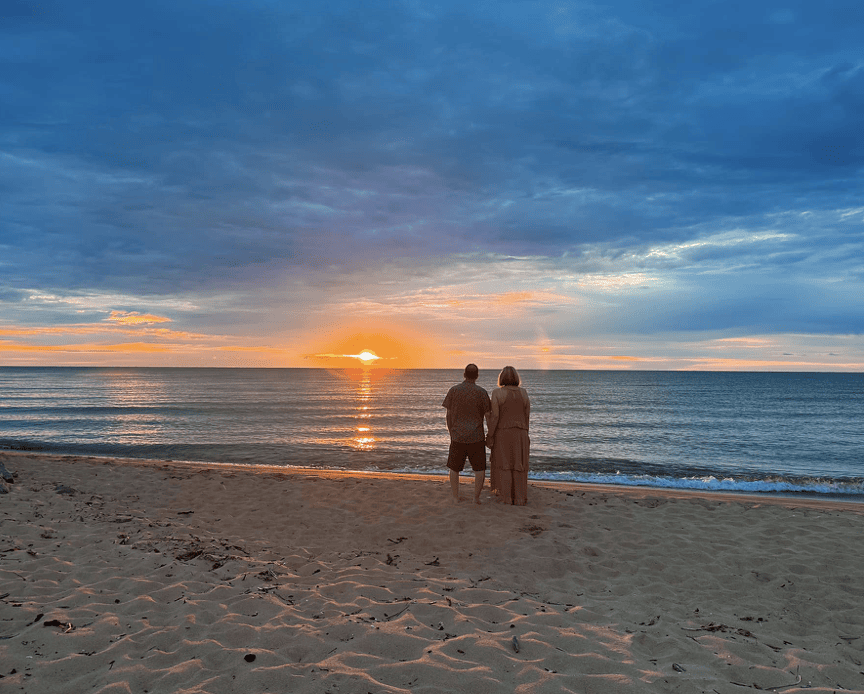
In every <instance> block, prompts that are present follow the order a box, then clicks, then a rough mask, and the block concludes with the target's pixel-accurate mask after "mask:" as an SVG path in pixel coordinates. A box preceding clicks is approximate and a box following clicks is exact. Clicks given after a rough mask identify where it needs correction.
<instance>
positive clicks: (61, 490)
mask: <svg viewBox="0 0 864 694" xmlns="http://www.w3.org/2000/svg"><path fill="white" fill-rule="evenodd" d="M54 491H55V492H57V493H58V494H68V495H69V496H74V495H75V494H77V492H76V491H75V490H74V489H72V487H67V486H66V485H65V484H58V485H57V486H56V487H54Z"/></svg>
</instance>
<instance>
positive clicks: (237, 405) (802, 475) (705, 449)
mask: <svg viewBox="0 0 864 694" xmlns="http://www.w3.org/2000/svg"><path fill="white" fill-rule="evenodd" d="M496 376H497V371H491V370H481V375H480V379H479V380H478V384H479V385H481V386H483V387H485V388H486V389H487V390H490V391H491V389H492V388H493V387H494V385H495V382H494V381H495V378H496ZM521 376H522V381H523V386H524V387H525V388H526V389H527V391H528V394H529V396H530V398H531V430H530V436H531V473H530V476H531V477H532V478H534V479H545V480H560V481H579V482H589V483H590V482H594V483H611V484H618V485H640V486H658V487H667V488H693V489H703V490H728V491H751V492H774V493H806V494H819V495H831V496H839V497H843V498H854V499H858V500H862V501H864V424H862V422H864V374H857V373H853V374H850V373H829V374H826V373H728V372H713V373H705V372H647V371H532V370H525V371H522V372H521ZM460 381H461V372H459V371H455V370H436V369H428V370H427V369H422V370H406V371H386V370H381V369H356V370H334V371H330V370H326V369H204V368H200V369H182V368H164V369H163V368H39V367H0V450H2V449H7V450H23V451H39V452H46V453H59V454H77V455H96V456H113V457H135V458H154V459H170V460H176V461H206V462H215V463H230V464H246V465H281V466H288V465H290V466H314V467H323V468H333V469H349V470H387V471H392V472H414V473H430V474H442V473H444V472H445V469H444V464H445V461H446V457H447V446H448V443H449V438H448V435H447V429H446V425H445V419H444V409H443V408H442V406H441V402H442V401H443V399H444V396H445V394H446V393H447V390H448V388H449V387H450V386H451V385H454V384H455V383H458V382H460Z"/></svg>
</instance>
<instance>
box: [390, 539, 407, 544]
mask: <svg viewBox="0 0 864 694" xmlns="http://www.w3.org/2000/svg"><path fill="white" fill-rule="evenodd" d="M407 539H408V538H407V537H397V538H396V539H395V540H391V539H390V538H389V537H388V538H387V542H392V543H393V544H394V545H398V544H399V543H400V542H404V541H405V540H407Z"/></svg>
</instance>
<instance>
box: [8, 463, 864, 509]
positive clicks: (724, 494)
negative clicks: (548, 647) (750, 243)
mask: <svg viewBox="0 0 864 694" xmlns="http://www.w3.org/2000/svg"><path fill="white" fill-rule="evenodd" d="M4 455H6V456H8V457H10V458H13V459H14V458H15V457H16V456H23V457H37V458H43V459H74V460H76V461H86V462H93V463H115V464H117V465H142V466H159V467H162V466H165V465H175V466H177V467H178V468H181V469H212V470H232V471H234V472H244V473H250V474H277V475H278V474H282V475H286V476H291V475H312V476H321V477H323V478H338V477H345V478H351V477H362V478H368V479H394V480H399V479H404V480H414V481H429V482H442V481H446V480H447V478H448V475H447V472H446V470H445V469H444V466H443V465H442V471H441V472H428V473H420V472H389V471H386V470H344V469H335V468H326V467H316V466H297V465H259V464H255V463H221V462H213V461H194V460H191V461H187V460H161V459H154V458H123V457H116V456H93V455H78V454H72V453H38V452H31V451H6V450H0V461H2V457H3V456H4ZM469 472H470V470H468V471H464V472H463V473H462V478H464V479H466V480H467V479H468V478H469V477H470V474H469ZM486 474H487V487H488V474H489V473H488V468H487V473H486ZM528 484H529V487H531V486H534V487H537V488H544V487H545V488H551V489H569V490H574V489H575V490H577V491H579V492H590V491H596V492H602V493H607V494H618V493H620V494H624V495H632V496H636V497H639V498H642V497H645V496H650V495H652V494H656V495H659V496H668V497H670V498H681V499H687V498H700V497H705V498H708V499H718V500H727V501H742V502H743V501H746V500H752V501H757V502H759V503H769V504H770V503H776V504H779V505H781V506H789V507H793V508H795V507H800V508H814V509H818V508H823V507H824V508H830V509H835V510H848V511H852V512H856V513H864V497H862V498H861V500H856V499H848V498H837V497H835V496H832V495H828V494H825V495H820V494H817V493H815V492H758V491H757V492H749V491H727V490H712V489H690V488H673V487H660V486H652V485H635V484H621V485H618V484H609V483H605V482H571V481H566V480H545V479H532V478H530V477H529V478H528ZM487 487H484V490H487ZM838 496H840V495H838Z"/></svg>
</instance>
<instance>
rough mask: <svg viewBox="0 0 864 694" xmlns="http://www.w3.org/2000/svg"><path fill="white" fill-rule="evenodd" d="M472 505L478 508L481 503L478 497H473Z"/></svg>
mask: <svg viewBox="0 0 864 694" xmlns="http://www.w3.org/2000/svg"><path fill="white" fill-rule="evenodd" d="M474 503H475V504H477V505H478V506H479V505H481V504H482V503H483V502H482V501H480V497H479V496H475V497H474Z"/></svg>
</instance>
